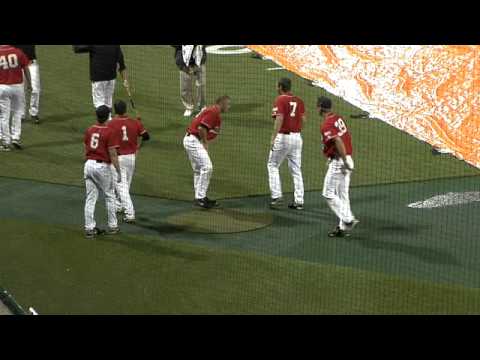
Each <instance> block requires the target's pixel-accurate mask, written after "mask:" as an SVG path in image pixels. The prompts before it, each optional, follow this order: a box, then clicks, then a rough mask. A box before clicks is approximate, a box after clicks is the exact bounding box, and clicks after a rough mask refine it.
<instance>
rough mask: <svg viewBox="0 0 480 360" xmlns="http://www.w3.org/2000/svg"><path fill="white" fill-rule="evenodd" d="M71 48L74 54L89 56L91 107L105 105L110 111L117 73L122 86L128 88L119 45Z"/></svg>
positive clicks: (75, 46)
mask: <svg viewBox="0 0 480 360" xmlns="http://www.w3.org/2000/svg"><path fill="white" fill-rule="evenodd" d="M73 48H74V51H75V52H76V53H89V54H90V80H91V82H92V98H93V106H94V107H95V109H97V108H98V107H99V106H102V105H106V106H108V107H109V108H110V110H112V104H113V93H114V91H115V80H116V78H117V71H118V72H119V73H120V76H121V77H122V79H123V85H124V86H125V87H126V88H128V87H129V86H130V85H129V83H128V79H127V70H126V69H127V68H126V66H125V60H124V57H123V52H122V49H121V47H120V45H74V47H73Z"/></svg>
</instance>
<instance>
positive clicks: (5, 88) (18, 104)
mask: <svg viewBox="0 0 480 360" xmlns="http://www.w3.org/2000/svg"><path fill="white" fill-rule="evenodd" d="M24 114H25V88H24V85H23V84H15V85H4V84H0V136H1V139H2V141H3V143H4V144H5V145H10V144H11V142H12V140H13V141H20V137H21V135H22V117H23V115H24ZM10 118H11V120H12V121H11V125H10Z"/></svg>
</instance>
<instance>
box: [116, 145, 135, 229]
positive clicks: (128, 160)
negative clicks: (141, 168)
mask: <svg viewBox="0 0 480 360" xmlns="http://www.w3.org/2000/svg"><path fill="white" fill-rule="evenodd" d="M135 158H136V156H135V154H130V155H119V156H118V163H119V165H120V174H121V175H122V182H121V183H118V182H117V176H118V175H117V170H115V167H114V166H113V165H112V174H113V181H114V183H115V191H116V193H117V195H118V197H117V199H116V204H115V208H116V210H117V211H119V210H122V209H123V210H124V211H125V216H126V217H127V219H135V208H134V207H133V202H132V198H131V196H130V185H131V184H132V179H133V174H134V173H135Z"/></svg>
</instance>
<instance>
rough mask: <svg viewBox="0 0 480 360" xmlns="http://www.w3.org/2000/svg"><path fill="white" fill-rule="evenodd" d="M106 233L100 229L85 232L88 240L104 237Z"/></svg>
mask: <svg viewBox="0 0 480 360" xmlns="http://www.w3.org/2000/svg"><path fill="white" fill-rule="evenodd" d="M104 233H105V231H104V230H100V229H99V228H94V229H92V230H85V237H86V238H87V239H93V238H95V237H96V236H98V235H103V234H104Z"/></svg>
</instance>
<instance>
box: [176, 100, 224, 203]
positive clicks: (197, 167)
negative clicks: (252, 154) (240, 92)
mask: <svg viewBox="0 0 480 360" xmlns="http://www.w3.org/2000/svg"><path fill="white" fill-rule="evenodd" d="M229 110H230V97H228V96H222V97H220V98H218V99H217V101H216V103H215V105H213V106H209V107H207V108H206V109H204V110H203V111H202V112H200V114H198V115H197V116H196V117H195V118H194V119H193V121H192V123H191V124H190V126H189V127H188V129H187V134H186V135H185V138H184V139H183V147H184V148H185V150H186V151H187V155H188V158H189V160H190V163H191V165H192V169H193V186H194V189H195V201H194V203H195V205H197V206H200V207H202V208H204V209H210V208H212V207H215V206H217V202H216V201H215V200H210V199H209V198H208V197H207V191H208V185H209V184H210V177H211V176H212V172H213V166H212V161H211V160H210V156H209V155H208V144H209V142H210V141H213V140H214V139H215V138H216V137H217V135H218V134H219V132H220V128H221V125H222V118H221V116H220V115H221V114H222V113H226V112H228V111H229Z"/></svg>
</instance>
